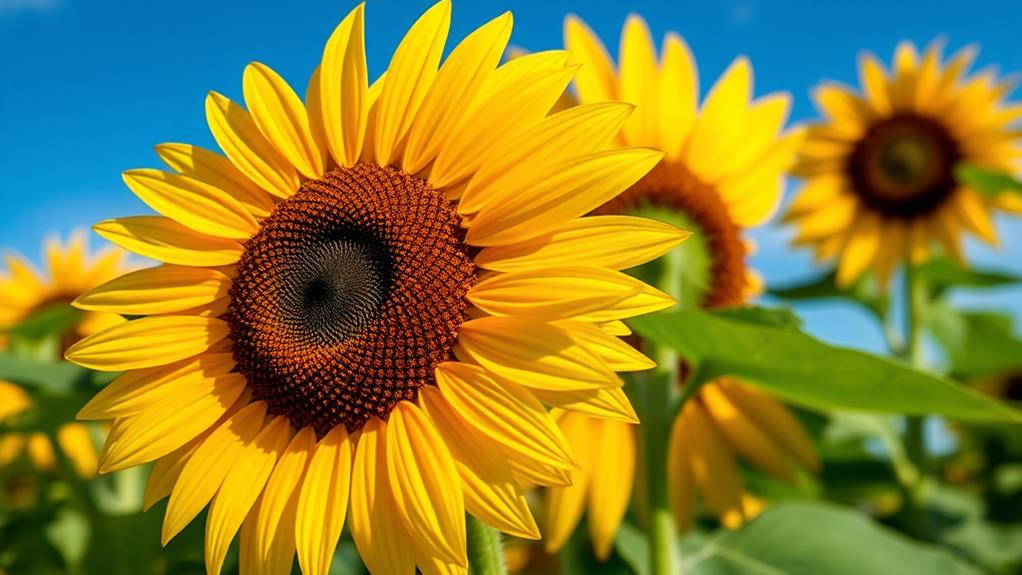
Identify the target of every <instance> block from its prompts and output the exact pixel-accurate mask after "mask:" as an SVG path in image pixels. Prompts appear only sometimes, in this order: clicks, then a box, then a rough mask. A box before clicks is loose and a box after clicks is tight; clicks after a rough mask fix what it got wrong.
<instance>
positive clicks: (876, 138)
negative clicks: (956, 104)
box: [847, 114, 961, 219]
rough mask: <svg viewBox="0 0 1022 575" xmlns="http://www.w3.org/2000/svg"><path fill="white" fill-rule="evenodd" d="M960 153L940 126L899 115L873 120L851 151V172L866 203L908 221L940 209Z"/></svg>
mask: <svg viewBox="0 0 1022 575" xmlns="http://www.w3.org/2000/svg"><path fill="white" fill-rule="evenodd" d="M960 158H961V154H960V152H959V149H958V144H957V143H956V142H955V140H954V138H953V137H952V136H951V134H950V133H949V132H948V131H947V128H945V127H944V126H943V125H942V124H940V123H939V122H937V121H936V120H933V119H931V118H927V117H924V116H919V115H916V114H900V115H896V116H892V117H890V118H887V119H885V120H882V121H880V122H877V123H876V124H874V125H873V126H872V127H870V129H869V130H868V131H867V132H866V135H865V136H864V137H863V138H862V139H861V140H860V141H859V143H858V144H857V145H856V146H855V148H854V149H853V150H852V153H851V155H850V156H849V159H848V165H847V171H848V174H849V176H850V177H851V180H852V183H853V184H854V185H853V189H854V190H855V191H856V193H858V194H859V195H860V197H861V198H862V200H863V202H864V203H865V204H866V205H868V206H870V207H872V208H873V209H875V210H877V211H879V212H881V213H882V214H884V215H887V216H891V217H900V218H905V219H910V218H914V217H918V216H925V215H928V214H930V213H932V212H933V211H934V210H936V209H937V208H938V207H939V206H940V205H941V204H942V203H943V202H944V200H946V199H947V198H948V197H949V196H950V195H951V194H952V193H953V192H954V190H955V186H956V184H955V177H954V167H955V164H956V163H957V162H958V160H959V159H960Z"/></svg>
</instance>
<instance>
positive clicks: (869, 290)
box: [768, 271, 889, 318]
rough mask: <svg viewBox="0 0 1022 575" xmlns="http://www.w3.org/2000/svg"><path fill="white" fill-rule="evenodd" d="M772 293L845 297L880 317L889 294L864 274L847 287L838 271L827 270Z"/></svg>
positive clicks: (795, 297)
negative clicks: (839, 276)
mask: <svg viewBox="0 0 1022 575" xmlns="http://www.w3.org/2000/svg"><path fill="white" fill-rule="evenodd" d="M768 293H770V295H773V296H775V297H779V298H781V299H786V300H792V301H802V300H819V299H835V298H837V299H844V300H848V301H850V302H853V303H856V304H858V305H860V306H862V307H864V308H865V309H866V310H867V311H869V312H870V313H872V314H873V315H874V316H876V317H878V318H883V317H884V315H885V314H886V313H887V306H888V303H889V302H888V296H887V294H886V292H885V291H884V290H881V289H879V288H878V287H877V285H876V282H875V281H873V280H872V279H871V278H869V277H868V276H866V275H864V276H863V277H861V278H860V279H859V280H858V281H856V282H855V283H853V284H852V285H851V286H849V287H847V288H841V287H838V285H837V273H836V272H834V271H829V272H826V273H824V274H822V275H819V276H817V277H815V278H813V279H810V280H808V281H806V282H805V283H801V284H797V285H791V286H787V287H781V288H771V289H770V290H768Z"/></svg>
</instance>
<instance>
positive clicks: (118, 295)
mask: <svg viewBox="0 0 1022 575" xmlns="http://www.w3.org/2000/svg"><path fill="white" fill-rule="evenodd" d="M230 287H231V280H230V278H228V277H227V276H226V275H224V274H223V273H222V272H220V271H218V270H214V269H207V268H196V267H190V266H188V267H186V266H175V265H164V266H160V267H155V268H149V269H144V270H139V271H135V272H131V273H128V274H126V275H123V276H121V277H119V278H116V279H113V280H111V281H109V282H107V283H105V284H103V285H101V286H98V287H95V288H93V289H92V290H90V291H89V292H87V293H85V294H83V295H81V296H79V297H78V299H76V300H75V301H74V306H75V307H77V308H79V309H86V310H91V311H106V312H114V313H122V314H130V315H149V314H160V313H171V312H178V311H184V310H186V309H190V308H194V307H198V306H200V305H203V304H207V303H211V302H212V301H214V300H216V299H220V298H223V297H226V296H227V291H228V289H230Z"/></svg>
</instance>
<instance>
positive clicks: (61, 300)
mask: <svg viewBox="0 0 1022 575" xmlns="http://www.w3.org/2000/svg"><path fill="white" fill-rule="evenodd" d="M45 256H46V257H45V259H46V266H47V269H46V271H45V273H40V272H39V271H37V270H36V269H35V268H34V267H33V266H32V264H31V263H29V262H28V260H27V259H25V258H24V257H22V256H20V255H17V254H14V253H11V254H8V255H7V256H6V258H5V259H6V261H5V263H6V269H5V270H3V271H2V272H0V350H4V349H6V347H7V333H8V332H9V331H10V330H11V329H13V328H14V327H16V326H17V325H18V324H19V323H21V322H22V321H24V320H26V319H28V318H31V317H32V316H34V315H36V314H38V313H44V312H46V311H48V310H51V309H53V308H56V307H60V306H67V305H68V304H70V303H71V302H72V301H73V300H74V299H75V298H76V297H78V296H79V295H81V294H82V293H83V292H84V291H86V290H88V289H89V288H92V287H95V286H97V285H99V284H101V283H103V282H105V281H107V280H109V279H111V278H113V277H114V276H116V275H118V274H121V273H123V272H124V271H125V264H124V252H123V251H121V250H118V249H112V248H108V249H105V250H102V251H100V252H99V253H97V254H96V255H95V256H92V257H90V255H89V249H88V242H87V240H86V236H85V233H84V232H76V233H74V234H72V235H71V237H70V238H69V239H68V241H67V244H66V245H61V243H60V241H59V240H57V239H56V238H53V239H51V240H49V241H48V242H47V245H46V254H45ZM121 321H123V319H122V318H121V317H120V316H119V315H117V314H111V313H103V312H87V313H84V314H81V316H80V317H79V318H78V319H77V320H76V321H75V322H74V324H72V325H71V326H70V327H69V328H68V329H67V330H66V333H64V334H62V335H61V341H60V345H61V346H62V348H66V347H67V346H69V345H71V344H72V343H74V342H76V341H78V340H79V339H81V338H82V337H84V336H86V335H89V334H91V333H95V332H97V331H99V330H101V329H103V328H105V327H108V326H111V325H114V324H116V323H119V322H121ZM61 351H62V350H61ZM32 406H33V404H32V399H31V398H30V397H29V395H28V393H27V392H26V391H25V390H24V389H22V388H21V387H19V386H17V385H15V384H13V383H11V382H7V381H0V422H11V421H13V420H14V419H16V418H17V417H19V416H22V415H24V414H25V413H26V412H29V411H30V410H31V409H32ZM57 442H58V443H59V444H60V448H61V450H62V451H63V452H64V453H65V454H66V455H67V456H68V458H69V459H70V460H71V463H72V464H73V466H74V467H75V469H76V470H77V471H78V473H79V474H81V475H82V476H83V477H91V476H93V475H95V474H96V465H97V463H96V462H97V455H96V448H95V446H93V444H92V439H91V437H90V435H89V430H88V428H87V427H86V426H85V425H83V424H81V423H67V424H64V425H62V426H61V427H60V428H59V429H58V430H57ZM22 453H27V454H28V456H29V459H30V460H31V461H32V463H33V464H34V465H35V467H36V468H37V469H40V470H50V469H52V468H53V467H54V464H55V462H56V459H55V454H54V451H53V446H52V445H51V444H50V440H49V439H47V437H46V435H45V434H43V433H41V432H38V433H29V434H24V433H14V432H12V433H6V434H4V435H3V436H0V467H4V466H6V465H8V464H10V463H11V462H13V461H14V460H15V459H17V458H18V457H19V456H20V455H21V454H22Z"/></svg>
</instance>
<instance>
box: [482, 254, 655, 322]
mask: <svg viewBox="0 0 1022 575" xmlns="http://www.w3.org/2000/svg"><path fill="white" fill-rule="evenodd" d="M644 287H645V286H644V285H643V284H642V282H640V281H638V280H636V279H634V278H632V277H631V276H629V275H627V274H624V273H621V272H616V271H613V270H608V269H605V268H598V267H592V268H588V267H565V268H557V269H539V270H533V271H521V272H511V273H503V274H494V275H492V276H490V277H488V278H485V279H483V280H482V281H480V282H479V283H477V284H476V285H474V286H472V288H471V289H469V291H468V295H467V296H466V297H467V298H468V300H469V301H470V302H472V304H474V305H475V306H476V307H478V308H479V309H481V310H483V311H485V312H487V313H490V314H493V315H513V316H524V317H536V318H546V319H547V320H554V319H565V318H571V317H576V316H581V315H585V314H588V313H595V312H599V311H603V310H608V309H613V308H614V306H615V304H617V303H618V302H621V301H623V300H624V299H626V298H627V297H629V296H631V295H632V294H634V293H635V292H637V291H639V290H640V289H642V288H644ZM668 305H669V304H668Z"/></svg>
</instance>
